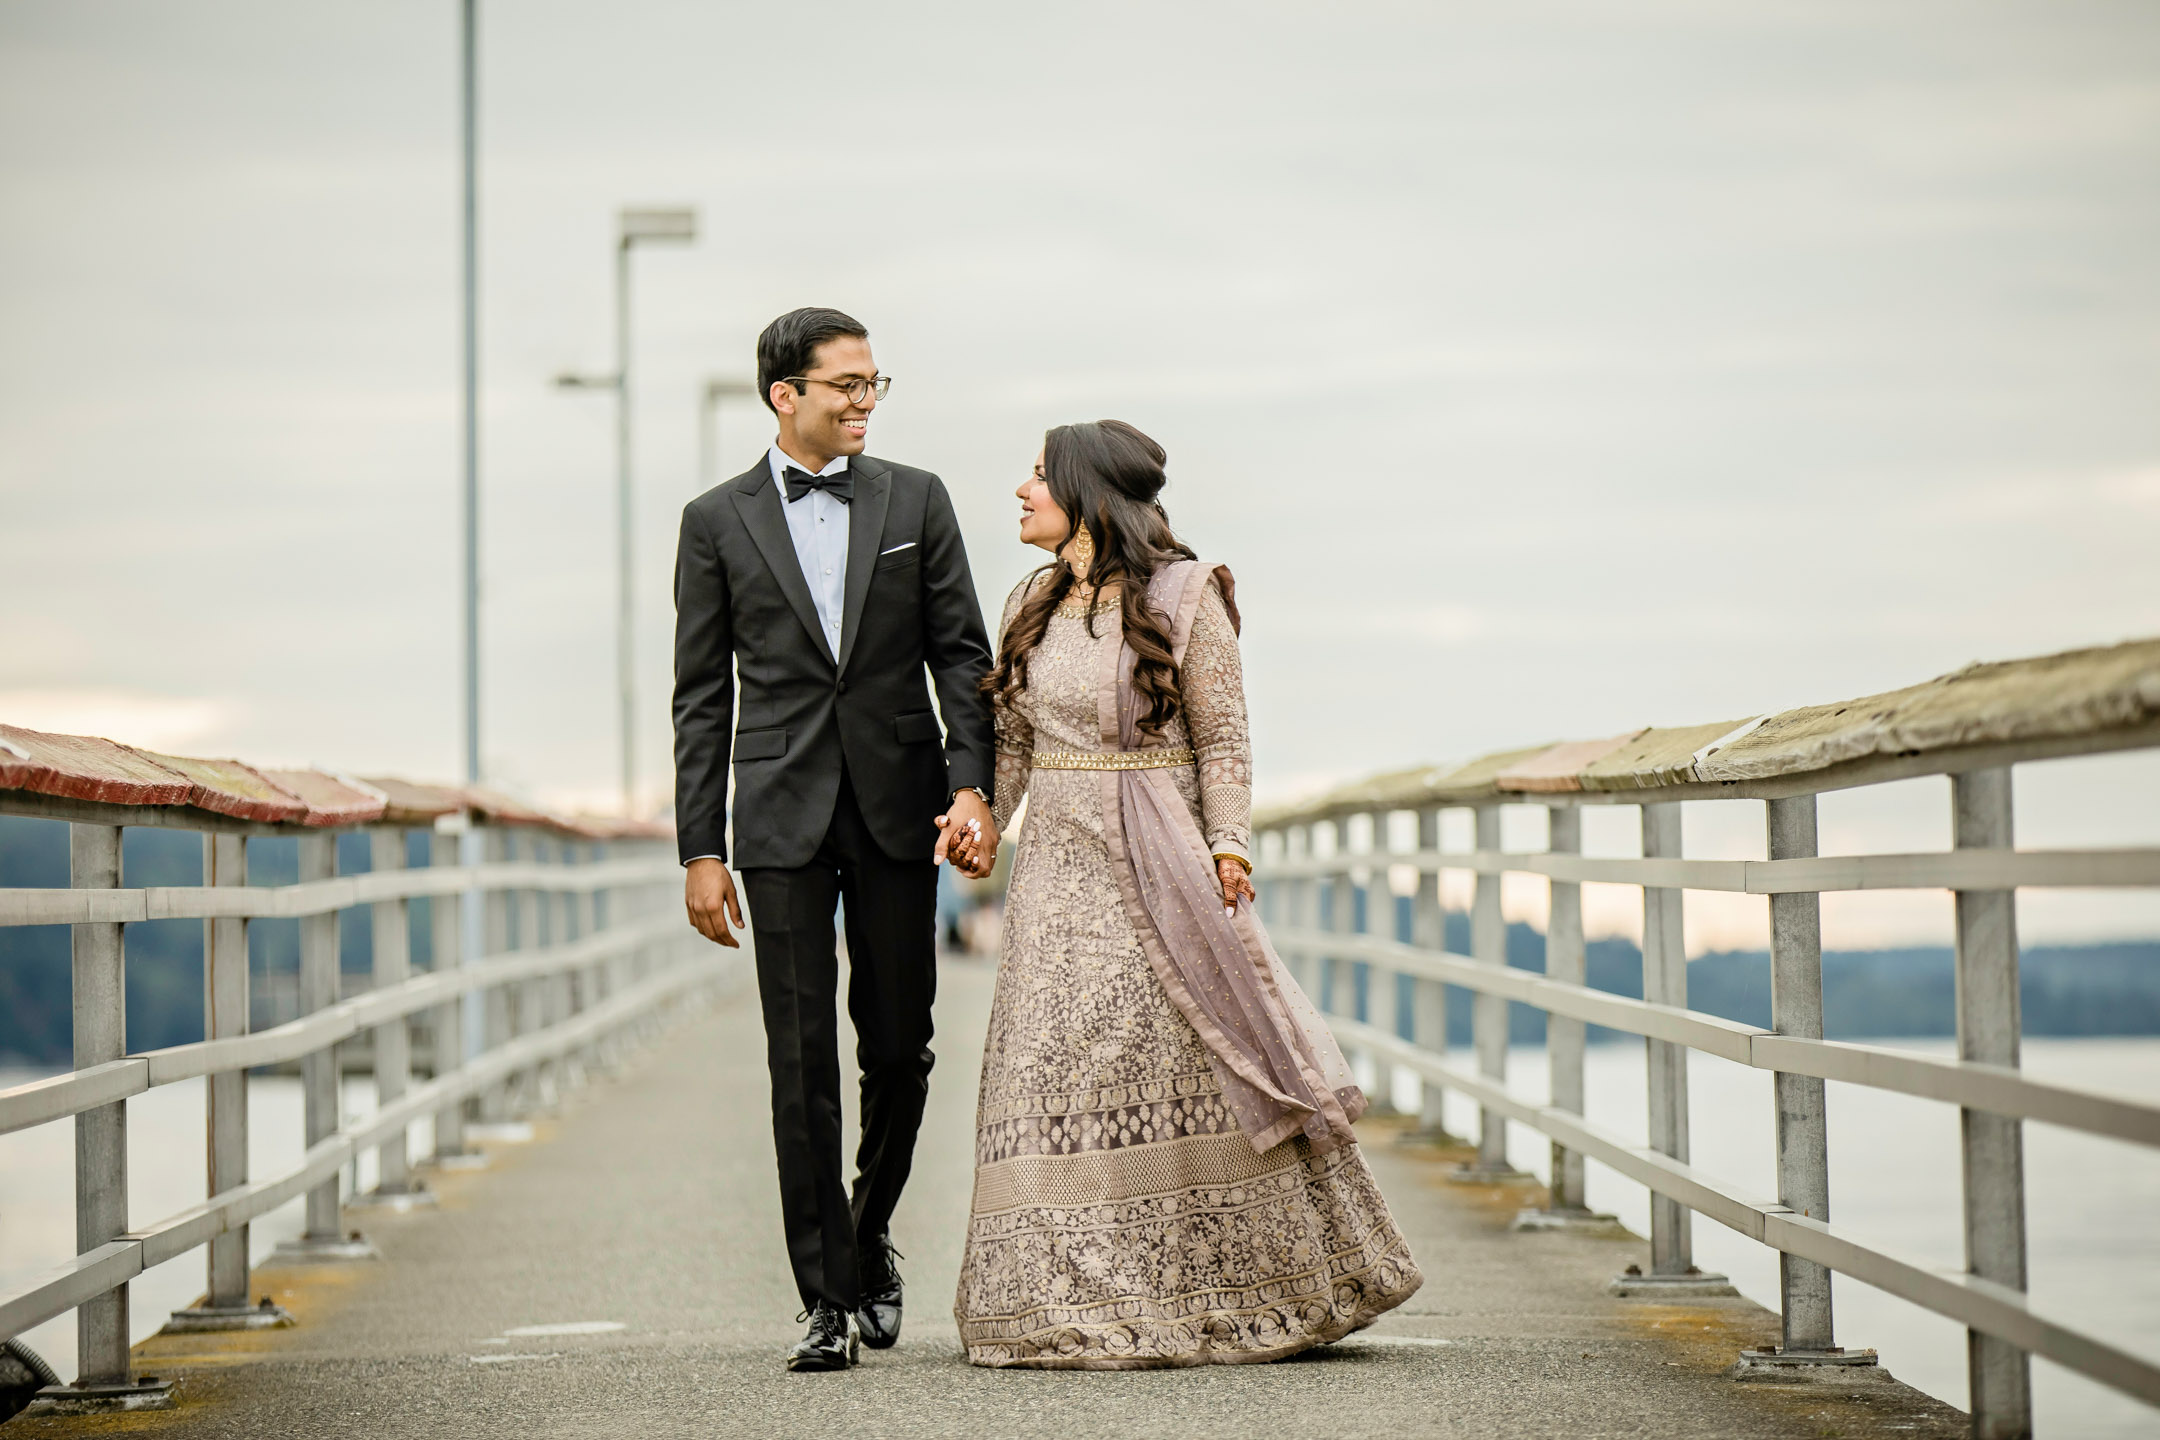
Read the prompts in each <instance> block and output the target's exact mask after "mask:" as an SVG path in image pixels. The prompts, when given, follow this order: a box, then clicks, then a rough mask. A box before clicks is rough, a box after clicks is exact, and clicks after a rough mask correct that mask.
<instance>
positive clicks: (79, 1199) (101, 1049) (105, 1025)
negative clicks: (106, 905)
mask: <svg viewBox="0 0 2160 1440" xmlns="http://www.w3.org/2000/svg"><path fill="white" fill-rule="evenodd" d="M68 884H69V885H71V886H73V887H74V888H75V889H77V890H114V889H118V888H119V885H120V827H119V826H117V825H70V826H69V827H68ZM70 936H71V945H72V948H73V951H74V955H73V960H72V965H73V969H74V982H75V994H74V1002H75V1008H74V1013H75V1068H76V1069H77V1070H87V1069H89V1068H90V1067H91V1066H93V1065H106V1064H110V1063H111V1062H112V1061H115V1060H118V1059H121V1058H122V1057H123V1056H125V1055H126V1054H127V962H126V958H125V951H124V949H123V942H122V938H121V927H120V926H119V925H118V924H115V923H108V922H104V921H98V922H94V923H90V924H84V925H76V926H74V927H72V929H71V931H70ZM127 1228H128V1166H127V1102H126V1101H125V1100H116V1101H114V1102H113V1103H112V1104H110V1105H100V1106H99V1107H98V1108H97V1109H95V1110H85V1111H83V1112H82V1113H81V1114H79V1115H77V1116H76V1117H75V1249H76V1250H77V1251H78V1252H84V1251H90V1250H95V1249H97V1248H98V1247H99V1246H100V1245H106V1244H110V1243H111V1242H112V1241H114V1240H117V1239H119V1238H120V1237H121V1236H122V1235H124V1234H126V1233H127ZM75 1343H76V1354H77V1361H76V1376H77V1378H76V1381H75V1383H76V1385H77V1386H78V1387H81V1386H88V1385H95V1386H100V1387H103V1386H114V1385H123V1386H124V1385H127V1384H128V1383H129V1381H130V1379H131V1378H132V1377H131V1375H130V1372H129V1369H128V1287H127V1284H126V1282H125V1281H123V1282H121V1283H120V1284H118V1285H115V1286H114V1287H113V1288H112V1289H110V1290H108V1291H106V1292H105V1293H104V1294H103V1295H100V1296H98V1297H97V1298H96V1299H94V1300H87V1301H85V1302H83V1304H82V1305H81V1306H80V1307H79V1308H78V1309H77V1310H76V1312H75Z"/></svg>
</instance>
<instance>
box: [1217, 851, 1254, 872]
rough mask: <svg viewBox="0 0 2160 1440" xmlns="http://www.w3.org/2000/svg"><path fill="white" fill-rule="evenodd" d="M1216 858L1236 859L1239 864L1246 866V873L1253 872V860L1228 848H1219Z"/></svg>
mask: <svg viewBox="0 0 2160 1440" xmlns="http://www.w3.org/2000/svg"><path fill="white" fill-rule="evenodd" d="M1215 858H1216V859H1217V860H1235V861H1237V863H1238V864H1240V865H1242V866H1244V867H1245V873H1246V874H1247V875H1250V874H1252V861H1250V860H1248V859H1246V858H1245V857H1244V856H1243V855H1236V854H1232V853H1231V852H1230V851H1228V850H1217V851H1216V852H1215Z"/></svg>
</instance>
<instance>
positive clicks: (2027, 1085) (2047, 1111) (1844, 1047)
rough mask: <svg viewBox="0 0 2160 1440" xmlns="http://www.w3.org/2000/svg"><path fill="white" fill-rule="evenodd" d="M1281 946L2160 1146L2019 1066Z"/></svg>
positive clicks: (2105, 1099)
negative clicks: (1804, 1035) (1809, 1034)
mask: <svg viewBox="0 0 2160 1440" xmlns="http://www.w3.org/2000/svg"><path fill="white" fill-rule="evenodd" d="M1268 934H1269V938H1270V939H1271V940H1273V941H1274V943H1275V948H1276V949H1277V950H1279V951H1282V952H1285V953H1290V954H1310V955H1333V956H1335V957H1337V958H1339V959H1346V960H1364V961H1366V962H1368V963H1371V964H1374V965H1377V966H1380V967H1381V968H1383V969H1386V970H1390V971H1393V972H1395V973H1397V974H1402V975H1413V976H1416V977H1418V978H1419V979H1423V980H1437V981H1439V982H1440V983H1442V984H1444V985H1455V986H1459V987H1461V988H1462V989H1465V990H1474V991H1476V992H1478V993H1479V994H1481V995H1496V996H1499V997H1501V998H1502V999H1506V1000H1512V1001H1514V1002H1516V1003H1517V1004H1521V1005H1529V1006H1532V1007H1534V1008H1536V1009H1540V1010H1543V1011H1545V1012H1546V1013H1548V1014H1552V1015H1564V1016H1567V1017H1568V1018H1570V1019H1573V1020H1581V1021H1584V1022H1585V1023H1587V1024H1591V1025H1602V1026H1604V1027H1605V1028H1606V1029H1608V1030H1622V1031H1625V1032H1627V1033H1628V1034H1630V1035H1641V1036H1643V1037H1644V1038H1646V1039H1653V1040H1670V1041H1673V1042H1675V1043H1676V1044H1681V1045H1685V1046H1687V1047H1688V1048H1689V1049H1691V1050H1700V1051H1702V1052H1703V1053H1704V1054H1706V1055H1715V1056H1717V1057H1718V1058H1719V1059H1722V1060H1730V1061H1732V1062H1733V1063H1734V1064H1736V1065H1746V1066H1749V1067H1750V1068H1752V1069H1756V1070H1771V1071H1783V1072H1785V1073H1786V1074H1791V1075H1812V1076H1815V1077H1816V1078H1818V1079H1822V1080H1838V1081H1842V1082H1844V1083H1846V1084H1851V1085H1862V1086H1866V1087H1868V1088H1870V1089H1875V1090H1892V1091H1896V1092H1897V1093H1899V1094H1902V1095H1913V1096H1918V1097H1919V1098H1921V1099H1926V1100H1943V1101H1947V1102H1949V1103H1950V1104H1953V1105H1959V1106H1963V1107H1964V1108H1966V1109H1969V1110H1985V1111H1988V1112H1989V1113H1990V1114H1995V1115H2014V1116H2017V1117H2018V1118H2019V1119H2023V1120H2040V1121H2045V1122H2046V1123H2048V1124H2051V1125H2059V1126H2062V1127H2063V1128H2064V1129H2068V1130H2082V1131H2084V1132H2085V1133H2086V1134H2089V1135H2105V1136H2108V1137H2110V1138H2112V1139H2116V1140H2128V1141H2131V1142H2132V1143H2134V1144H2139V1145H2154V1146H2160V1103H2148V1102H2145V1101H2140V1100H2128V1099H2124V1098H2122V1097H2120V1096H2115V1095H2108V1094H2105V1093H2103V1092H2101V1091H2097V1090H2088V1089H2085V1088H2083V1087H2081V1086H2076V1085H2058V1084H2055V1083H2053V1082H2051V1081H2046V1080H2033V1079H2028V1078H2027V1077H2026V1076H2025V1074H2024V1073H2023V1072H2022V1071H2018V1070H2012V1069H2010V1068H2008V1067H2006V1066H2002V1065H1985V1064H1981V1063H1979V1062H1977V1061H1971V1060H1941V1059H1937V1058H1935V1057H1934V1056H1931V1055H1920V1054H1915V1053H1914V1052H1913V1051H1910V1050H1898V1049H1895V1048H1892V1047H1889V1046H1881V1045H1859V1044H1854V1043H1853V1042H1851V1041H1846V1040H1810V1039H1803V1038H1799V1037H1796V1036H1791V1035H1779V1034H1776V1033H1775V1032H1773V1031H1769V1030H1765V1029H1762V1028H1760V1027H1758V1026H1754V1025H1744V1024H1742V1023H1740V1022H1739V1021H1737V1020H1728V1019H1725V1018H1724V1017H1723V1016H1720V1015H1710V1014H1706V1013H1704V1012H1703V1011H1700V1010H1689V1009H1685V1008H1683V1007H1680V1006H1676V1005H1659V1004H1656V1003H1654V1002H1652V1001H1648V1000H1637V999H1635V998H1634V997H1633V996H1629V995H1615V994H1613V993H1611V992H1610V991H1606V990H1595V989H1591V988H1589V987H1587V986H1582V985H1572V984H1569V983H1567V982H1566V981H1562V980H1550V979H1547V978H1546V977H1545V976H1543V975H1540V974H1538V973H1537V972H1536V971H1534V970H1518V969H1515V968H1513V967H1512V966H1509V967H1504V968H1497V969H1496V968H1495V967H1494V966H1492V965H1489V964H1486V963H1485V962H1484V961H1481V960H1474V959H1472V958H1471V957H1470V956H1468V955H1460V954H1456V953H1454V952H1453V951H1448V950H1428V949H1422V948H1420V947H1418V946H1414V945H1405V944H1403V943H1402V942H1401V941H1399V940H1384V939H1381V938H1379V937H1377V936H1373V935H1358V934H1350V935H1342V934H1336V933H1333V932H1330V931H1325V930H1299V929H1291V928H1287V927H1285V928H1272V929H1270V930H1269V932H1268Z"/></svg>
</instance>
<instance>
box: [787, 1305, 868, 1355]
mask: <svg viewBox="0 0 2160 1440" xmlns="http://www.w3.org/2000/svg"><path fill="white" fill-rule="evenodd" d="M795 1318H796V1319H798V1320H800V1319H801V1318H803V1317H801V1316H800V1315H798V1316H796V1317H795ZM858 1358H860V1351H859V1350H858V1348H857V1342H856V1338H855V1327H854V1326H853V1325H851V1324H849V1323H848V1313H847V1311H845V1310H842V1309H841V1308H840V1307H839V1306H837V1305H835V1304H833V1303H832V1302H831V1301H830V1300H820V1301H818V1303H817V1304H816V1305H814V1306H812V1307H811V1309H810V1333H809V1334H807V1335H805V1336H803V1338H802V1339H800V1340H798V1341H796V1342H795V1343H794V1345H793V1346H791V1347H790V1348H789V1350H788V1352H787V1368H788V1369H790V1370H845V1369H847V1368H848V1366H850V1365H853V1364H854V1363H855V1362H856V1360H857V1359H858Z"/></svg>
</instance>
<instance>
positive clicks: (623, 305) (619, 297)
mask: <svg viewBox="0 0 2160 1440" xmlns="http://www.w3.org/2000/svg"><path fill="white" fill-rule="evenodd" d="M695 239H697V211H695V210H692V209H689V208H687V207H679V208H673V209H626V210H624V211H623V212H622V214H621V216H620V224H619V226H618V228H617V231H616V237H615V373H614V374H612V375H559V376H557V377H556V379H555V383H556V384H557V385H561V386H564V387H566V388H569V389H588V390H613V391H614V392H615V569H616V574H615V581H616V595H615V601H616V609H615V681H616V688H617V691H618V694H619V699H620V703H621V707H622V708H621V715H620V718H619V721H618V723H619V724H620V725H621V727H622V807H623V813H624V814H625V815H635V814H636V813H637V665H636V660H637V652H636V648H635V647H636V618H637V611H636V582H635V579H634V576H635V572H634V570H633V569H632V562H633V560H634V558H635V557H634V553H633V552H634V548H635V547H634V544H633V541H632V536H631V528H630V527H631V522H632V519H633V516H634V509H633V506H632V504H631V497H632V493H633V487H632V484H631V469H630V252H631V250H632V249H633V248H635V247H636V246H639V245H644V244H651V243H661V244H668V243H674V244H682V243H687V242H689V241H692V240H695Z"/></svg>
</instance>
